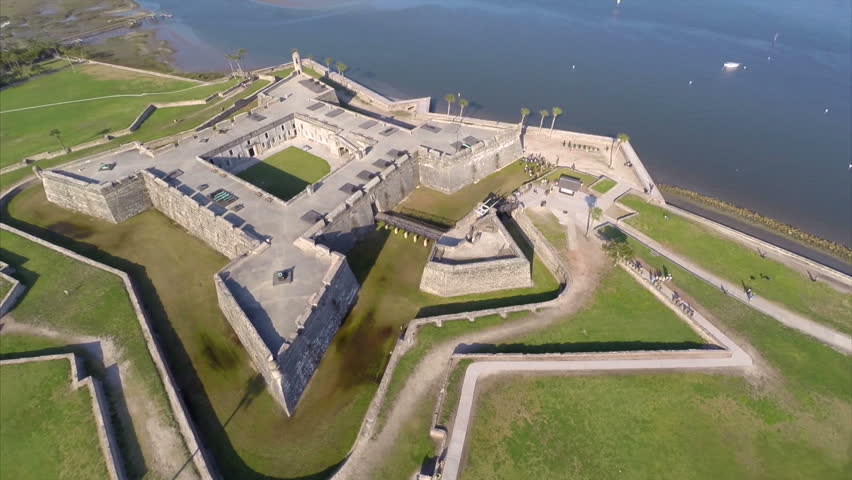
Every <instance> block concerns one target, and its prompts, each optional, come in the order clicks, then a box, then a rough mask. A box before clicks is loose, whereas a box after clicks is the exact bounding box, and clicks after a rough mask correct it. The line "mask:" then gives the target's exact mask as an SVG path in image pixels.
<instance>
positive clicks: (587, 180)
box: [545, 167, 598, 187]
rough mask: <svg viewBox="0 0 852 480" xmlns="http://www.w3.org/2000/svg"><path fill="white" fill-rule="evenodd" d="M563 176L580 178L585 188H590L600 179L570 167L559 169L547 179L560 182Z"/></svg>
mask: <svg viewBox="0 0 852 480" xmlns="http://www.w3.org/2000/svg"><path fill="white" fill-rule="evenodd" d="M562 175H568V176H569V177H574V178H579V179H580V181H581V182H583V186H584V187H588V186H589V185H591V184H593V183H595V182H597V181H598V177H596V176H594V175H589V174H588V173H583V172H578V171H577V170H574V169H571V168H568V167H559V168H557V169H556V170H554V171H552V172H550V173H549V174H548V175H547V176H546V177H545V178H546V179H547V180H549V181H551V182H552V181H554V180H559V177H560V176H562Z"/></svg>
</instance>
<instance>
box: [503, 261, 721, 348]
mask: <svg viewBox="0 0 852 480" xmlns="http://www.w3.org/2000/svg"><path fill="white" fill-rule="evenodd" d="M704 344H705V342H704V340H703V339H702V338H701V337H699V336H698V334H697V333H695V331H694V330H692V328H690V326H689V325H687V324H686V322H684V321H683V320H682V319H681V318H680V317H678V316H677V314H675V313H674V312H673V311H672V310H671V309H669V308H668V307H667V306H665V305H663V304H662V303H661V302H660V301H659V300H658V299H657V297H655V296H654V295H653V294H652V293H651V292H649V291H648V290H646V289H645V288H644V287H643V286H642V285H640V284H639V283H638V282H637V281H636V280H634V279H633V277H631V276H630V274H629V273H627V272H625V271H624V270H622V269H621V268H612V269H610V270H609V271H608V272H607V273H606V274H605V275H604V276H603V277H602V278H601V281H600V284H599V285H598V288H597V290H595V295H594V297H593V298H592V299H591V301H590V302H589V303H588V305H587V306H586V307H585V308H584V309H583V310H582V311H580V312H579V313H577V314H575V315H572V316H569V317H566V318H565V319H563V320H561V321H559V322H557V323H556V324H554V325H551V326H550V327H548V328H546V329H543V330H539V331H537V332H533V333H530V334H528V335H525V336H523V337H520V338H516V339H513V340H512V342H511V343H508V344H501V345H497V346H495V347H494V348H493V349H492V350H493V351H499V352H524V353H555V352H601V351H620V350H674V349H685V348H700V347H701V346H702V345H704Z"/></svg>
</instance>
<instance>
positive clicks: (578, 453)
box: [461, 374, 852, 479]
mask: <svg viewBox="0 0 852 480" xmlns="http://www.w3.org/2000/svg"><path fill="white" fill-rule="evenodd" d="M480 389H481V390H480V392H479V401H478V403H477V411H476V416H475V419H474V421H473V423H472V425H471V430H470V432H469V436H468V442H469V443H468V446H469V451H468V454H467V460H466V463H465V465H464V468H463V470H462V475H461V478H462V479H478V478H494V479H527V478H565V479H571V478H577V479H580V478H619V479H646V478H678V479H717V478H738V479H745V478H767V479H769V478H772V479H780V478H789V479H797V478H820V479H832V478H837V479H841V478H848V477H847V474H848V473H849V450H848V447H849V443H848V440H849V434H850V433H852V432H850V427H849V425H848V424H847V425H837V424H836V422H835V420H832V419H830V418H819V417H814V416H811V415H802V416H799V415H797V413H798V412H797V411H796V409H795V407H793V406H792V405H785V404H784V403H783V401H782V400H780V399H778V398H773V397H772V396H767V395H765V394H764V393H763V392H761V391H759V390H756V389H755V388H754V387H753V386H751V385H749V384H748V383H747V382H746V381H745V380H744V379H742V378H739V377H733V376H727V375H710V374H644V375H629V376H622V375H604V376H597V377H590V376H574V377H555V378H554V377H550V378H547V377H518V376H509V377H506V376H504V377H497V378H495V379H493V380H492V381H486V382H484V383H483V385H482V386H480ZM791 407H792V408H791ZM837 420H839V419H837ZM843 434H846V436H845V439H844V437H842V435H843ZM832 438H833V439H834V440H832ZM533 445H547V448H530V447H531V446H533Z"/></svg>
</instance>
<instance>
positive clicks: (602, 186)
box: [592, 178, 618, 193]
mask: <svg viewBox="0 0 852 480" xmlns="http://www.w3.org/2000/svg"><path fill="white" fill-rule="evenodd" d="M617 184H618V182H616V181H615V180H613V179H611V178H602V179H601V180H600V181H599V182H597V183H595V184H594V185H593V186H592V190H594V191H596V192H598V193H606V192H608V191H610V190H612V188H613V187H615V186H616V185H617Z"/></svg>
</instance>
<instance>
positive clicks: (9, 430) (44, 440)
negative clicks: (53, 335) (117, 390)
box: [0, 360, 109, 480]
mask: <svg viewBox="0 0 852 480" xmlns="http://www.w3.org/2000/svg"><path fill="white" fill-rule="evenodd" d="M0 385H3V388H0V458H2V459H4V461H2V462H0V477H2V478H15V479H21V480H27V479H33V480H36V479H43V478H62V479H81V480H83V479H86V480H88V479H96V478H103V479H106V478H109V474H108V471H107V467H106V463H105V461H104V457H103V453H102V451H101V448H100V443H99V442H98V437H97V428H96V427H95V418H94V415H93V413H92V397H91V395H89V391H88V390H87V389H85V388H79V389H77V390H71V367H70V366H69V365H68V362H67V361H65V360H54V361H45V362H34V363H26V364H15V365H3V366H2V367H0Z"/></svg>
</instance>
